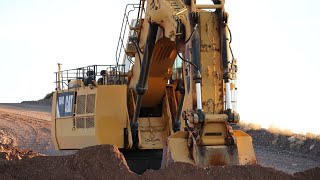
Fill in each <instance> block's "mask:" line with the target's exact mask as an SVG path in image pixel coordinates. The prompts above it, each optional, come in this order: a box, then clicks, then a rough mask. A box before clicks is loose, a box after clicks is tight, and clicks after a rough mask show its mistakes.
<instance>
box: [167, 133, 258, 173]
mask: <svg viewBox="0 0 320 180" xmlns="http://www.w3.org/2000/svg"><path fill="white" fill-rule="evenodd" d="M189 137H190V136H189V134H188V132H182V131H180V132H176V133H174V134H173V135H171V136H170V137H168V141H167V144H166V146H165V147H164V149H163V158H162V167H167V166H168V165H169V164H172V163H174V162H185V163H192V164H200V165H204V166H223V165H247V164H256V158H255V153H254V150H253V145H252V138H251V137H250V136H249V135H248V134H246V133H244V132H243V131H239V130H236V131H235V132H234V138H235V141H236V143H235V145H233V146H225V145H220V146H198V145H197V143H196V142H195V141H194V140H192V138H191V139H190V138H189ZM191 141H193V142H191Z"/></svg>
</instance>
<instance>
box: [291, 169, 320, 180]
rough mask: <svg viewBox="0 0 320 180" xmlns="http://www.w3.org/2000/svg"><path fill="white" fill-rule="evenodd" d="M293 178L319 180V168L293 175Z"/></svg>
mask: <svg viewBox="0 0 320 180" xmlns="http://www.w3.org/2000/svg"><path fill="white" fill-rule="evenodd" d="M294 176H296V177H297V178H299V179H312V180H313V179H314V180H318V179H320V167H316V168H313V169H309V170H306V171H303V172H298V173H294Z"/></svg>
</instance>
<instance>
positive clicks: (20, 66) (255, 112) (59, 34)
mask: <svg viewBox="0 0 320 180" xmlns="http://www.w3.org/2000/svg"><path fill="white" fill-rule="evenodd" d="M129 2H134V3H138V2H139V1H138V0H137V1H132V0H131V1H125V0H123V1H120V0H119V1H110V0H90V1H89V0H0V62H1V64H0V76H1V88H0V102H21V101H23V100H37V99H40V98H43V97H44V96H45V94H46V93H48V92H50V91H52V90H54V88H55V85H54V83H53V82H54V80H55V76H54V74H53V72H55V71H56V70H57V63H58V62H59V63H62V64H63V65H62V68H63V69H67V68H75V67H79V66H86V65H91V64H113V63H114V62H115V49H116V45H117V40H118V37H119V31H120V25H121V21H122V17H123V12H124V7H125V5H126V4H127V3H129ZM200 2H202V3H210V1H209V0H202V1H200ZM318 7H320V1H316V0H308V1H298V0H281V1H276V0H269V1H266V0H246V1H239V0H227V2H226V8H227V11H228V12H229V14H230V21H229V26H230V28H231V31H232V35H233V42H232V48H233V51H234V54H235V56H236V58H237V60H238V66H239V72H238V89H239V91H238V109H239V112H240V115H241V117H242V119H243V120H244V121H249V122H256V123H259V124H262V125H263V126H264V127H268V126H270V125H275V126H279V127H282V128H288V129H293V130H295V131H302V132H305V131H311V132H314V133H317V134H320V123H319V121H320V116H319V115H318V109H319V107H320V93H319V92H318V91H319V89H320V85H319V73H318V71H319V68H320V61H319V59H320V58H319V45H318V43H319V42H320V35H319V33H320V11H319V10H318Z"/></svg>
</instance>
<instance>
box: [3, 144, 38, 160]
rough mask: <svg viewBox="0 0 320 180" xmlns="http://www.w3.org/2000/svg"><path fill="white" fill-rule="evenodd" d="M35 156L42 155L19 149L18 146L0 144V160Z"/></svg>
mask: <svg viewBox="0 0 320 180" xmlns="http://www.w3.org/2000/svg"><path fill="white" fill-rule="evenodd" d="M35 156H42V155H41V154H39V153H36V152H33V151H29V150H21V149H18V148H14V147H10V146H9V145H6V144H0V161H12V160H21V159H29V158H33V157H35Z"/></svg>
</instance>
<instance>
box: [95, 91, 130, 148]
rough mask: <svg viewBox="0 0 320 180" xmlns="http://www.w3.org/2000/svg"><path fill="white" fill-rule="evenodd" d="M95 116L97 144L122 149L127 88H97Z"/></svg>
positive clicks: (126, 120)
mask: <svg viewBox="0 0 320 180" xmlns="http://www.w3.org/2000/svg"><path fill="white" fill-rule="evenodd" d="M95 114H96V136H97V141H98V144H114V145H116V146H118V147H119V148H123V147H124V128H126V127H127V126H128V110H127V86H126V85H104V86H99V87H98V88H97V102H96V113H95Z"/></svg>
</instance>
